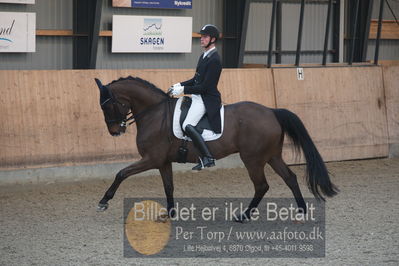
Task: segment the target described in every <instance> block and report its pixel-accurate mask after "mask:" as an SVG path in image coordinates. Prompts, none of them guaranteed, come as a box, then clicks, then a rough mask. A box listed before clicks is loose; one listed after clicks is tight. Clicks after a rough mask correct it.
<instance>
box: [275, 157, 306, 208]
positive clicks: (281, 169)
mask: <svg viewBox="0 0 399 266" xmlns="http://www.w3.org/2000/svg"><path fill="white" fill-rule="evenodd" d="M268 163H269V164H270V166H271V167H272V168H273V170H274V171H275V172H276V173H277V174H278V175H279V176H281V177H282V178H283V180H284V182H285V183H286V184H287V186H288V187H289V188H290V189H291V191H292V193H293V194H294V197H295V201H296V203H297V205H298V208H302V209H303V211H304V213H306V203H305V200H304V199H303V196H302V193H301V190H300V188H299V185H298V180H297V177H296V175H295V174H294V172H292V171H291V170H290V169H289V168H288V166H287V165H286V164H285V162H284V161H283V158H281V156H279V157H273V158H272V159H271V160H270V161H269V162H268Z"/></svg>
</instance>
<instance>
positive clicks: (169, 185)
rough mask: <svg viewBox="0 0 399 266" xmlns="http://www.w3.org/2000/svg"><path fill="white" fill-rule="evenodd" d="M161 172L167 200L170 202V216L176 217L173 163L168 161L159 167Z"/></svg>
mask: <svg viewBox="0 0 399 266" xmlns="http://www.w3.org/2000/svg"><path fill="white" fill-rule="evenodd" d="M159 172H160V173H161V176H162V182H163V188H164V189H165V194H166V201H167V203H168V207H167V208H168V214H169V216H170V217H174V216H175V214H176V211H175V209H174V207H175V202H174V199H173V189H174V188H173V172H172V163H166V164H164V165H163V166H162V167H161V168H159Z"/></svg>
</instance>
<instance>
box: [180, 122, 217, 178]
mask: <svg viewBox="0 0 399 266" xmlns="http://www.w3.org/2000/svg"><path fill="white" fill-rule="evenodd" d="M185 129H186V134H187V136H189V137H190V138H191V139H192V141H193V143H194V146H195V147H196V148H197V150H198V151H199V152H200V153H201V158H200V162H199V164H198V165H196V166H194V167H193V170H197V171H199V170H202V168H205V167H212V166H215V159H214V158H213V156H212V154H211V153H210V152H209V149H208V146H207V145H206V143H205V141H204V139H203V138H202V136H201V134H200V133H199V132H198V131H197V130H196V129H195V127H193V126H192V125H187V126H186V128H185Z"/></svg>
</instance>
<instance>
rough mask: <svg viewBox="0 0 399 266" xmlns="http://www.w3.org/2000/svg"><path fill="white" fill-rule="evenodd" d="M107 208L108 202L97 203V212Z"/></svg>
mask: <svg viewBox="0 0 399 266" xmlns="http://www.w3.org/2000/svg"><path fill="white" fill-rule="evenodd" d="M107 209H108V203H104V204H103V203H99V204H98V206H97V212H104V211H106V210H107Z"/></svg>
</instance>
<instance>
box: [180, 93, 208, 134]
mask: <svg viewBox="0 0 399 266" xmlns="http://www.w3.org/2000/svg"><path fill="white" fill-rule="evenodd" d="M191 99H192V103H191V107H190V109H189V110H188V113H187V117H186V119H185V120H184V122H183V129H184V130H185V129H186V126H187V125H192V126H193V127H195V126H196V125H197V124H198V122H199V121H200V120H201V118H202V117H203V116H204V114H205V112H206V110H205V105H204V102H203V101H202V97H201V95H198V94H192V95H191Z"/></svg>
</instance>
